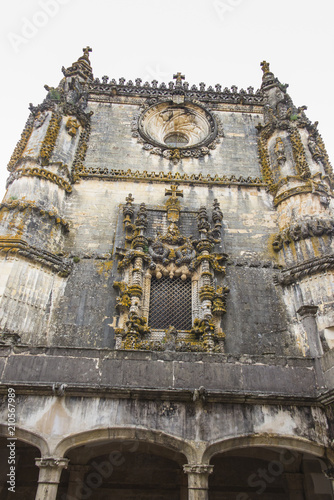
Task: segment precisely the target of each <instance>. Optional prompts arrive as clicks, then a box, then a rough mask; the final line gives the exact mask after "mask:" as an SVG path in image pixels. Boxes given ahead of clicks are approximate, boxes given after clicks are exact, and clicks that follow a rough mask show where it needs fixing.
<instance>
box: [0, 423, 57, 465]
mask: <svg viewBox="0 0 334 500" xmlns="http://www.w3.org/2000/svg"><path fill="white" fill-rule="evenodd" d="M0 436H4V437H8V429H7V425H6V424H0ZM15 437H16V438H17V439H18V440H19V441H23V442H24V443H27V444H30V445H32V446H35V447H36V448H38V449H39V450H40V452H41V456H42V457H43V456H49V455H50V449H49V445H48V443H47V442H46V440H45V439H44V438H43V437H41V436H39V435H38V434H36V433H35V432H31V431H27V430H26V429H23V428H22V427H18V426H17V425H16V426H15Z"/></svg>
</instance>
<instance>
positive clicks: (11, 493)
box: [0, 437, 41, 500]
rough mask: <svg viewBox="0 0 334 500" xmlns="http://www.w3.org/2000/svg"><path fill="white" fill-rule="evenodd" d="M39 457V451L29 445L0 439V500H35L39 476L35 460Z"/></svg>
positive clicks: (3, 438)
mask: <svg viewBox="0 0 334 500" xmlns="http://www.w3.org/2000/svg"><path fill="white" fill-rule="evenodd" d="M40 456H41V454H40V451H39V449H38V448H37V447H35V446H32V445H31V444H28V443H25V442H23V441H19V440H11V439H7V438H5V437H1V438H0V500H9V499H11V498H14V497H15V498H24V500H35V496H36V491H37V484H38V474H39V470H38V467H36V465H35V458H38V457H40ZM10 467H15V469H10ZM13 471H14V472H15V473H14V474H13ZM8 474H11V475H10V476H8ZM8 481H9V482H8ZM10 488H11V489H10Z"/></svg>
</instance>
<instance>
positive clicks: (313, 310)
mask: <svg viewBox="0 0 334 500" xmlns="http://www.w3.org/2000/svg"><path fill="white" fill-rule="evenodd" d="M317 310H318V306H314V305H304V306H301V307H300V308H299V309H298V311H297V313H298V315H299V317H300V319H301V322H302V325H303V327H304V329H305V332H306V335H307V340H308V345H309V347H310V356H313V357H317V356H321V355H322V348H321V344H320V338H319V334H318V328H317V323H316V319H315V316H316V314H317Z"/></svg>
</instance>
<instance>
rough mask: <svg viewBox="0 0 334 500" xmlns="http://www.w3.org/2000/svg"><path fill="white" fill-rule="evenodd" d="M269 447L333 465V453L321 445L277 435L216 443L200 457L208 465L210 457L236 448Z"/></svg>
mask: <svg viewBox="0 0 334 500" xmlns="http://www.w3.org/2000/svg"><path fill="white" fill-rule="evenodd" d="M269 446H270V447H276V448H286V449H290V450H294V451H298V452H302V453H309V454H311V455H314V456H315V457H318V458H323V459H324V460H328V461H329V462H331V463H332V464H334V453H330V452H328V449H327V448H326V447H325V446H324V445H323V444H319V443H317V442H315V441H310V440H308V439H305V438H298V437H295V436H282V435H279V434H261V435H248V436H239V437H236V438H231V439H224V440H219V441H216V442H214V443H211V444H209V445H208V446H207V447H206V449H205V451H204V453H203V456H202V462H203V463H207V464H208V463H210V460H211V459H212V457H214V456H215V455H217V454H218V453H224V452H227V451H231V450H237V449H238V448H248V447H269Z"/></svg>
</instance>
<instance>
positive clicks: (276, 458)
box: [209, 446, 334, 500]
mask: <svg viewBox="0 0 334 500" xmlns="http://www.w3.org/2000/svg"><path fill="white" fill-rule="evenodd" d="M210 463H211V464H212V465H214V472H213V474H212V475H211V476H210V477H209V500H218V499H219V500H221V499H222V498H224V500H232V499H233V500H254V499H263V500H286V499H290V500H333V499H334V496H333V492H332V486H331V482H330V481H329V480H328V479H327V478H326V476H325V474H324V473H323V471H324V469H326V468H327V467H328V466H326V463H325V462H324V460H322V459H320V458H318V457H316V456H314V455H311V454H308V453H303V452H300V451H294V450H290V449H287V448H275V447H260V446H258V447H256V446H255V447H245V448H238V449H234V450H230V451H226V452H224V453H217V454H215V455H214V456H213V457H212V459H211V461H210Z"/></svg>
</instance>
